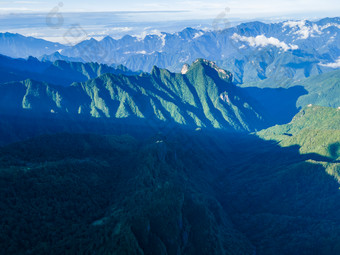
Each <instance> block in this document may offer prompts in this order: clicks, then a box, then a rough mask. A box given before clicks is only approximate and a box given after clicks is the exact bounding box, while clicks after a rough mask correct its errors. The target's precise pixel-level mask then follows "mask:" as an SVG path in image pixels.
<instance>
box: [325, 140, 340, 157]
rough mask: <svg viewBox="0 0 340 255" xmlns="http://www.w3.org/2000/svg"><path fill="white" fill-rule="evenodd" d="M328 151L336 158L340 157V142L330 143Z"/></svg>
mask: <svg viewBox="0 0 340 255" xmlns="http://www.w3.org/2000/svg"><path fill="white" fill-rule="evenodd" d="M328 152H329V154H330V155H331V157H332V159H334V160H336V159H337V158H338V157H340V142H339V143H333V144H331V145H329V147H328Z"/></svg>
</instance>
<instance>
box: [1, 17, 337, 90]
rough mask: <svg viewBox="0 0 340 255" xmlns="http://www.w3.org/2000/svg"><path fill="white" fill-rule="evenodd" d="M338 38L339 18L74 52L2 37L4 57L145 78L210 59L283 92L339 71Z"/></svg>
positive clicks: (87, 44)
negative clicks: (86, 65)
mask: <svg viewBox="0 0 340 255" xmlns="http://www.w3.org/2000/svg"><path fill="white" fill-rule="evenodd" d="M339 32H340V18H338V17H336V18H325V19H322V20H319V21H306V20H301V21H285V22H278V23H271V24H266V23H261V22H250V23H243V24H240V25H238V26H236V27H226V28H225V29H223V30H219V31H203V30H197V29H192V28H186V29H184V30H183V31H181V32H178V33H174V34H169V33H158V34H153V35H146V36H145V37H134V36H130V35H126V36H124V37H123V38H121V39H117V40H116V39H113V38H111V37H105V38H104V39H102V40H100V41H97V40H95V39H93V38H92V39H90V40H85V41H83V42H80V43H79V44H77V45H74V46H65V45H59V44H54V45H53V46H54V47H52V46H51V43H50V42H47V41H42V40H39V41H36V43H35V44H34V43H33V41H34V40H38V39H33V38H31V37H28V38H25V37H22V36H21V35H17V34H15V35H14V34H9V33H6V34H2V35H1V37H0V49H1V50H0V53H2V54H6V55H8V56H11V57H28V56H34V57H40V59H44V60H49V61H55V60H69V61H80V60H82V61H83V62H98V63H104V64H108V65H112V64H116V65H117V64H123V65H125V66H126V67H128V68H129V69H131V70H134V71H137V70H143V71H146V72H150V71H151V70H152V68H153V66H154V65H156V66H158V67H160V68H166V69H169V70H170V71H174V72H179V71H180V70H181V68H182V66H183V64H185V63H189V64H190V63H191V62H193V61H195V60H196V59H197V58H205V59H208V60H211V61H215V62H216V63H217V64H218V65H219V66H221V67H222V68H224V69H227V70H230V71H231V72H232V73H233V74H234V81H235V82H236V83H242V84H243V83H245V84H252V83H257V82H263V81H265V82H266V84H271V85H272V86H276V87H279V86H284V85H285V84H287V83H289V82H290V81H291V80H299V79H302V78H306V77H310V76H313V75H317V74H321V73H324V72H328V71H331V70H332V69H333V68H336V67H338V65H339V64H338V62H337V61H338V57H339V55H340V50H339V47H338V45H339V40H340V37H339ZM22 45H24V46H22ZM36 48H38V49H40V51H36V50H35V49H36ZM53 50H54V52H53ZM13 52H15V53H13Z"/></svg>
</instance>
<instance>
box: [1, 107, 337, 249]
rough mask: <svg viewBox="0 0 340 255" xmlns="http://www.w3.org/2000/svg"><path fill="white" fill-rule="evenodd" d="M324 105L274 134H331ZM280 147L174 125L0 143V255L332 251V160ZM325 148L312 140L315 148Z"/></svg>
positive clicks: (333, 116)
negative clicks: (135, 133)
mask: <svg viewBox="0 0 340 255" xmlns="http://www.w3.org/2000/svg"><path fill="white" fill-rule="evenodd" d="M336 111H337V110H336V109H328V108H321V107H312V108H307V109H304V112H301V113H299V115H298V116H297V117H295V119H294V121H293V122H292V123H291V124H289V125H290V126H291V128H290V131H287V130H285V131H284V132H290V134H293V137H294V136H295V134H298V133H299V132H301V131H302V130H304V128H305V127H306V125H307V124H306V125H304V123H308V125H309V126H310V128H311V129H314V130H321V131H329V130H332V131H333V132H339V125H337V123H338V122H337V121H339V115H338V112H336ZM329 120H331V121H329ZM328 122H329V124H328ZM275 128H278V127H275ZM270 130H271V129H269V130H268V131H263V132H264V133H265V132H269V131H270ZM321 131H320V132H321ZM287 137H288V136H287ZM304 137H305V138H306V139H309V140H310V139H314V134H313V133H311V136H308V133H307V134H305V136H304ZM338 140H339V137H338ZM316 142H318V143H319V142H320V140H318V139H317V140H316ZM291 144H292V145H294V146H290V147H286V148H285V147H280V146H279V145H278V144H277V143H276V142H273V141H264V140H261V139H260V138H258V137H256V136H251V135H245V134H240V133H238V134H235V133H232V134H231V133H228V132H225V131H222V130H220V131H217V130H216V131H214V132H208V131H206V130H198V131H187V132H185V131H183V130H182V131H181V130H180V129H174V130H173V132H170V133H167V134H158V135H151V137H150V138H147V137H145V136H144V137H143V138H142V139H138V138H132V137H130V136H121V137H117V136H99V135H89V134H83V135H79V134H78V135H76V134H58V135H45V136H41V137H38V138H35V139H31V140H28V141H25V142H20V143H16V144H11V145H8V146H6V147H2V148H1V149H0V155H1V156H0V177H1V178H0V209H1V212H2V217H1V218H0V226H1V229H2V231H1V232H0V248H1V250H2V251H3V252H4V253H6V254H46V253H48V254H84V253H88V254H161V255H162V254H176V255H177V254H250V255H253V254H260V255H271V254H287V255H288V254H289V255H295V254H296V255H301V254H306V255H307V254H320V255H323V254H325V255H328V254H338V253H340V246H339V243H340V227H339V226H340V216H339V213H338V212H339V210H340V205H339V203H338V202H337V201H339V199H340V193H339V183H338V181H337V180H336V179H335V178H338V173H339V171H340V163H339V162H335V161H334V159H335V158H334V157H332V155H333V154H327V153H322V150H317V151H315V150H314V147H306V146H305V144H303V143H302V145H303V147H302V148H304V149H303V150H304V154H300V152H299V146H297V145H295V144H297V143H296V142H292V143H291ZM332 144H333V140H323V141H322V147H324V148H329V147H332ZM313 152H318V153H319V152H320V154H324V155H320V154H315V153H313ZM334 177H335V178H334Z"/></svg>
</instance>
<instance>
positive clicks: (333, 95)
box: [242, 70, 340, 107]
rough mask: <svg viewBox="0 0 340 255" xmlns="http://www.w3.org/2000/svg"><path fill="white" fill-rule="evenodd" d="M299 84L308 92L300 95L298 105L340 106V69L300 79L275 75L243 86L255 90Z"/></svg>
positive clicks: (287, 87) (290, 86)
mask: <svg viewBox="0 0 340 255" xmlns="http://www.w3.org/2000/svg"><path fill="white" fill-rule="evenodd" d="M297 86H300V87H302V88H304V89H305V90H306V93H304V94H300V95H299V98H298V100H297V102H296V105H297V106H298V107H305V106H307V105H309V104H316V105H320V106H325V107H339V106H340V97H339V95H340V70H333V71H331V72H328V73H323V74H319V75H314V76H311V77H309V78H301V79H298V80H292V79H281V78H280V77H279V76H275V77H272V78H269V79H268V80H265V81H261V82H253V83H247V84H242V87H245V88H248V89H249V90H255V89H254V88H262V89H269V88H277V87H282V88H286V89H289V88H292V87H297ZM252 88H253V89H252Z"/></svg>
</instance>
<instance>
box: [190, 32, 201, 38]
mask: <svg viewBox="0 0 340 255" xmlns="http://www.w3.org/2000/svg"><path fill="white" fill-rule="evenodd" d="M202 35H204V33H203V32H202V31H200V32H198V33H196V34H195V36H194V37H193V38H192V39H197V38H199V37H201V36H202Z"/></svg>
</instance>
